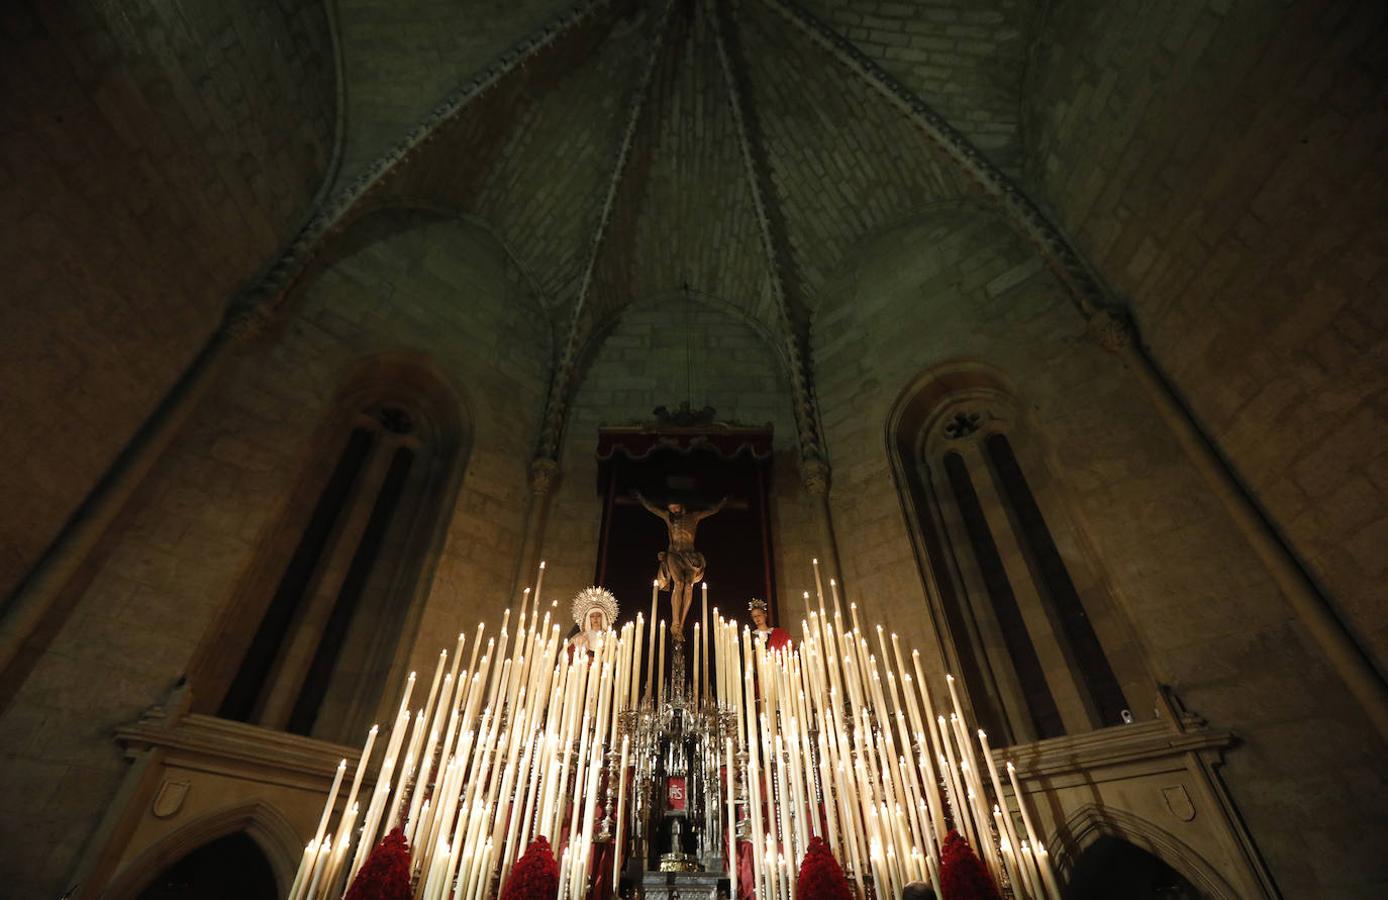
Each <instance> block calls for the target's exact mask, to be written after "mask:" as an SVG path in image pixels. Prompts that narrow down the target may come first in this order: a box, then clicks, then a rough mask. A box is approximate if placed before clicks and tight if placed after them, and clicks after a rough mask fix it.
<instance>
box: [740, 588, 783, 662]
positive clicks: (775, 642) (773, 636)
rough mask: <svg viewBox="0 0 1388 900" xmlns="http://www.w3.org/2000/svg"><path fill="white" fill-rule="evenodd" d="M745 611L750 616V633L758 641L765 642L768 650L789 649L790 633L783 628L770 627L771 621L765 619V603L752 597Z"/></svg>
mask: <svg viewBox="0 0 1388 900" xmlns="http://www.w3.org/2000/svg"><path fill="white" fill-rule="evenodd" d="M747 611H748V612H749V613H751V615H752V633H753V634H754V635H756V636H757V638H758V639H760V640H764V641H766V646H767V648H768V649H770V650H782V649H785V650H788V649H790V632H788V631H786V630H785V629H784V628H775V627H772V625H771V620H770V619H769V618H767V606H766V601H765V600H762V599H761V598H759V597H753V598H752V599H751V601H750V602H749V603H748V604H747Z"/></svg>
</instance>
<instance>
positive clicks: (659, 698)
mask: <svg viewBox="0 0 1388 900" xmlns="http://www.w3.org/2000/svg"><path fill="white" fill-rule="evenodd" d="M656 668H657V669H659V670H660V671H658V672H657V673H656V679H657V681H659V683H660V689H659V691H657V692H656V696H655V702H656V708H657V709H659V708H660V705H661V704H662V703H664V702H665V620H664V619H661V620H660V651H659V659H658V660H657V661H656Z"/></svg>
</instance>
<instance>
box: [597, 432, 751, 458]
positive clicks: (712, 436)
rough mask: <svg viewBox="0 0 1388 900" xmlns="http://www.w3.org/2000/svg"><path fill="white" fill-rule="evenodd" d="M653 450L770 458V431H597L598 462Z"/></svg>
mask: <svg viewBox="0 0 1388 900" xmlns="http://www.w3.org/2000/svg"><path fill="white" fill-rule="evenodd" d="M656 450H674V451H676V452H678V453H682V454H690V453H695V452H710V453H714V454H716V455H717V456H718V457H720V458H722V459H732V458H734V457H737V456H741V455H743V454H748V455H750V456H751V457H752V458H753V459H768V458H770V456H771V429H770V428H715V429H708V428H663V429H660V430H651V429H647V428H641V427H639V426H631V427H625V428H622V427H618V428H602V429H599V430H598V459H599V460H602V461H604V462H606V461H607V460H610V459H611V458H612V457H613V456H615V455H616V454H618V453H621V454H622V455H623V456H626V457H628V458H629V459H635V460H643V459H646V458H648V457H649V456H650V455H651V454H652V453H654V452H655V451H656Z"/></svg>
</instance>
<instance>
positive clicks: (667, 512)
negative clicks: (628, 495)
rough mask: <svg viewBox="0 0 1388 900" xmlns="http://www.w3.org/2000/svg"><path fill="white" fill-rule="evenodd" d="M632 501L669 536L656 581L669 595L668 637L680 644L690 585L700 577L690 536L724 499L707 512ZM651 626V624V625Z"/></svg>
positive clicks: (700, 559)
mask: <svg viewBox="0 0 1388 900" xmlns="http://www.w3.org/2000/svg"><path fill="white" fill-rule="evenodd" d="M634 493H635V494H636V499H637V500H639V501H640V503H641V505H642V506H644V507H646V510H647V511H648V512H649V513H651V515H654V516H659V517H660V519H661V520H662V521H663V522H665V528H666V530H667V531H668V532H669V533H670V547H669V549H667V550H666V551H665V552H664V553H661V554H660V557H659V558H660V571H659V573H658V576H657V581H658V582H659V583H660V587H661V588H662V589H666V588H668V589H669V591H670V611H671V617H670V619H671V621H670V634H671V635H672V636H673V637H674V639H675V641H677V642H679V643H683V642H684V618H685V616H687V615H688V614H689V608H690V606H692V605H693V602H694V585H695V583H697V582H698V581H699V580H700V579H702V578H703V577H704V555H703V554H702V553H700V552H699V551H698V550H695V549H694V532H695V531H697V530H698V528H699V523H700V522H702V521H703V520H704V519H707V518H708V517H709V516H711V515H713V514H714V513H716V512H718V511H719V510H720V509H722V508H723V506H724V505H725V504H726V503H727V502H728V498H727V497H724V498H723V499H722V500H719V501H718V502H717V503H715V504H714V505H713V506H711V507H709V508H708V509H702V510H698V511H697V512H696V511H691V510H687V509H685V508H684V504H682V503H669V504H666V506H665V508H664V509H661V508H660V507H658V506H656V505H655V504H654V503H652V502H650V501H649V500H647V499H646V498H645V497H643V496H641V492H640V491H635V492H634ZM652 624H654V623H652Z"/></svg>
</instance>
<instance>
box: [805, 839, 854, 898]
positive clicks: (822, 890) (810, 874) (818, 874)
mask: <svg viewBox="0 0 1388 900" xmlns="http://www.w3.org/2000/svg"><path fill="white" fill-rule="evenodd" d="M795 900H854V897H853V889H852V888H850V887H849V886H848V879H847V878H844V877H843V869H841V868H839V861H838V860H836V859H834V854H833V853H832V852H831V851H830V850H829V845H828V844H826V843H824V839H823V838H818V837H815V838H810V849H809V850H808V851H806V853H805V858H804V860H802V861H801V863H800V876H799V877H798V878H797V879H796V881H795Z"/></svg>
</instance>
